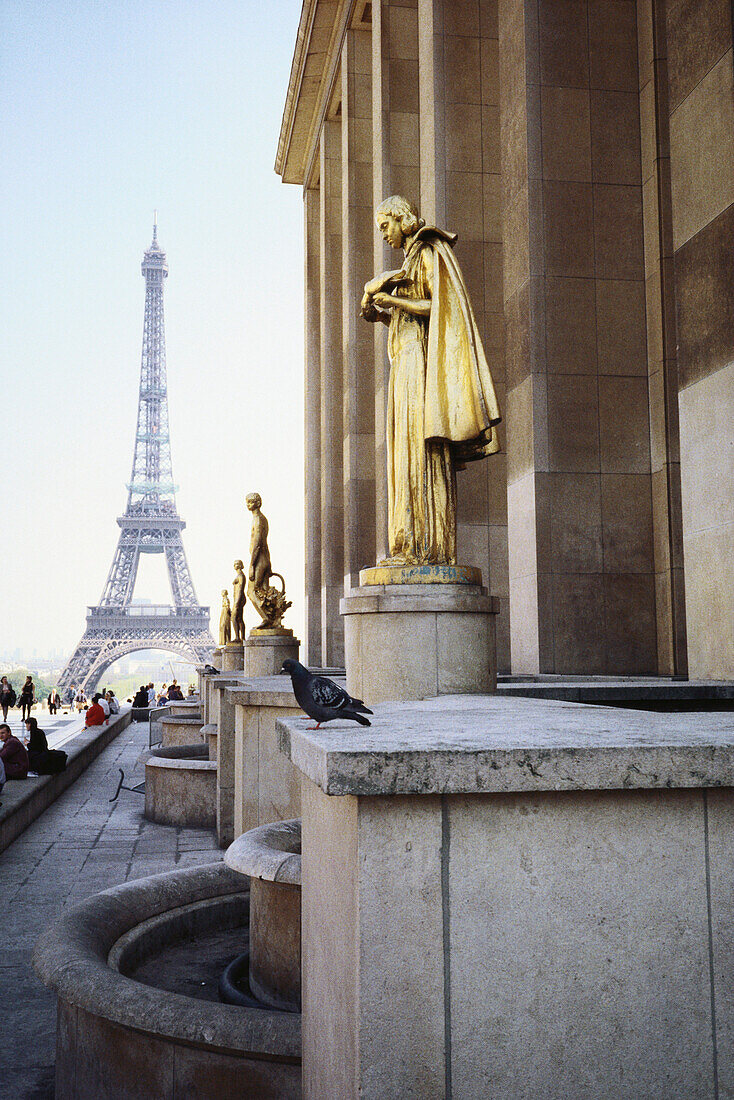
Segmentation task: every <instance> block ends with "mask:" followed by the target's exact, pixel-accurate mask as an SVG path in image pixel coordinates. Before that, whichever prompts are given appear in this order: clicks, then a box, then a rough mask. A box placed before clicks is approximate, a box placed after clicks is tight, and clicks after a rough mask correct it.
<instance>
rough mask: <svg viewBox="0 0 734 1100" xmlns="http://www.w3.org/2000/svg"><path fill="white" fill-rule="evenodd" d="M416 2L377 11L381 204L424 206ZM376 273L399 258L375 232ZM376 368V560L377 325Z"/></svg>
mask: <svg viewBox="0 0 734 1100" xmlns="http://www.w3.org/2000/svg"><path fill="white" fill-rule="evenodd" d="M419 135H420V123H419V117H418V11H417V0H376V2H375V3H373V5H372V171H373V176H372V189H373V195H374V198H375V202H376V203H378V204H379V203H380V202H381V201H382V199H386V198H387V197H388V196H389V195H395V194H401V195H406V196H407V197H408V198H410V199H413V200H414V201H415V202H419V201H420V136H419ZM372 240H373V242H374V244H373V249H374V251H373V272H377V271H387V270H390V269H391V268H393V267H394V265H395V256H396V254H395V253H394V252H393V251H392V249H391V248H390V247H389V246H388V245H386V244H385V243H384V242H383V240H382V238H381V237H380V236H379V234H377V232H374V235H373V238H372ZM372 328H373V339H374V364H375V556H376V559H377V560H379V559H381V558H383V557H384V556H385V554H386V553H387V454H386V446H385V426H386V422H385V410H386V407H387V386H388V378H389V363H388V358H387V350H386V344H385V329H384V326H383V325H379V324H377V325H373V326H372Z"/></svg>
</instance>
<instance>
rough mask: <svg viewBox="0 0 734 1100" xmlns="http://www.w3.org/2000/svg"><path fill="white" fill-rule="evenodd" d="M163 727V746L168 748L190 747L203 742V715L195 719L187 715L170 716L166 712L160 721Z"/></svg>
mask: <svg viewBox="0 0 734 1100" xmlns="http://www.w3.org/2000/svg"><path fill="white" fill-rule="evenodd" d="M158 722H159V725H160V727H161V744H162V745H163V746H164V747H165V748H168V747H169V746H171V745H190V744H191V743H192V742H193V741H198V740H202V741H203V737H202V736H201V727H202V725H203V722H202V718H201V714H198V715H197V716H195V717H189V716H187V715H178V714H169V713H168V711H166V714H164V715H163V716H162V717H161V718H159V719H158Z"/></svg>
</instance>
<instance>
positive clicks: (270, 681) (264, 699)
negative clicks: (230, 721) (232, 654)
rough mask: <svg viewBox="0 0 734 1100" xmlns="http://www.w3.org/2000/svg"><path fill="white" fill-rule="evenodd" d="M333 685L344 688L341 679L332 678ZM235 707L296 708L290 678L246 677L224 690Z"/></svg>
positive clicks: (344, 682) (344, 684)
mask: <svg viewBox="0 0 734 1100" xmlns="http://www.w3.org/2000/svg"><path fill="white" fill-rule="evenodd" d="M332 679H333V680H334V682H335V683H337V684H341V685H342V687H345V686H346V681H345V680H344V678H343V677H339V676H333V677H332ZM224 690H225V691H226V692H227V695H228V696H229V698H230V702H231V703H233V704H234V705H235V706H236V705H237V704H238V703H239V704H241V705H244V706H251V707H297V706H298V703H297V702H296V697H295V695H294V694H293V685H292V683H291V678H290V676H247V677H245V679H244V680H242V682H241V683H238V684H236V685H235V686H227V687H225V689H224Z"/></svg>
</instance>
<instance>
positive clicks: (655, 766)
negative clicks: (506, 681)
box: [276, 695, 734, 795]
mask: <svg viewBox="0 0 734 1100" xmlns="http://www.w3.org/2000/svg"><path fill="white" fill-rule="evenodd" d="M374 709H375V714H374V717H373V719H372V725H371V726H370V727H369V728H367V727H362V726H355V725H354V723H352V722H346V721H340V722H330V723H329V724H328V725H327V726H325V727H323V728H322V729H319V730H314V729H311V728H307V727H310V726H312V725H313V723H312V722H311V721H308V722H306V721H303V720H300V719H298V718H293V717H291V718H279V719H278V720H277V723H276V725H277V729H278V734H279V743H280V750H281V752H283V753H285V755H286V756H288V757H289V759H290V760H291V761H292V762H293V764H294V765H295V766H296V767H297V768H298V769H299V770H300V771H301V772H303V773H304V775H306V776H307V777H308V778H309V779H311V780H312V781H313V782H314V783H316V784H317V785H318V786H319V787H320V788H321V789H322V790H323V791H325V792H326V794H330V795H345V794H352V795H388V794H479V793H506V792H511V791H571V790H604V789H610V790H611V789H632V788H641V789H644V788H654V787H663V788H665V787H667V788H670V787H728V786H734V712H732V711H724V712H716V711H713V712H712V711H709V712H698V713H695V714H691V713H685V714H670V713H665V714H658V713H651V712H649V711H638V710H620V709H619V708H616V707H603V706H590V705H587V704H583V703H570V702H559V701H556V700H545V699H518V698H507V697H504V696H497V695H452V696H440V697H439V698H437V699H427V700H425V701H423V702H415V703H384V704H382V705H380V706H377V707H375V708H374Z"/></svg>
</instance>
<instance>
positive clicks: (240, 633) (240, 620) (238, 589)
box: [232, 558, 247, 642]
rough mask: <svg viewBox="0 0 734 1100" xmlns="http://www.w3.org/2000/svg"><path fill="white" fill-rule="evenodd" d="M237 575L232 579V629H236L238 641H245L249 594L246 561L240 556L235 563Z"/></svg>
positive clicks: (235, 636)
mask: <svg viewBox="0 0 734 1100" xmlns="http://www.w3.org/2000/svg"><path fill="white" fill-rule="evenodd" d="M234 569H235V577H234V580H233V581H232V629H233V631H234V640H235V641H236V642H244V640H245V620H244V611H245V604H246V603H247V596H246V595H245V586H246V584H247V581H246V580H245V566H244V563H243V562H242V561H241V560H240V559H239V558H238V559H237V561H236V562H235V563H234Z"/></svg>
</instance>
